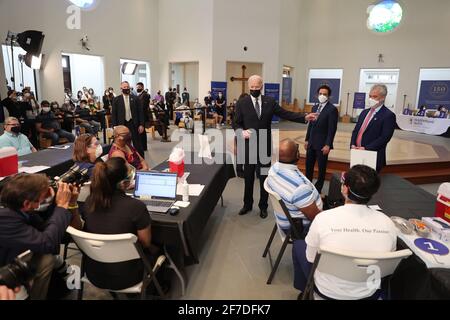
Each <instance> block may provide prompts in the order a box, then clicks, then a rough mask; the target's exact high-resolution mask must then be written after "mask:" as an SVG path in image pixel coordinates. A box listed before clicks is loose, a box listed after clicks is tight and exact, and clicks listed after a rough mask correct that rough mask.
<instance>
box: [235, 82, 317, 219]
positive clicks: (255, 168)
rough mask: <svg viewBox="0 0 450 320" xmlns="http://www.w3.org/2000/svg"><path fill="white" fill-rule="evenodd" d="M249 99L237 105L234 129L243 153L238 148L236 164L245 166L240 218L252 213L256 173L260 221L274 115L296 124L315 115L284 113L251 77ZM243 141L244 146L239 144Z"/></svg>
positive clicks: (265, 204) (264, 205) (265, 202)
mask: <svg viewBox="0 0 450 320" xmlns="http://www.w3.org/2000/svg"><path fill="white" fill-rule="evenodd" d="M248 84H249V88H250V94H251V95H250V96H247V97H245V98H243V99H241V100H239V102H238V103H237V105H236V116H235V126H234V127H235V129H236V136H237V139H238V146H239V145H245V151H244V150H240V148H238V161H239V162H240V163H241V162H244V177H245V195H244V207H243V208H242V209H241V211H240V212H239V215H245V214H247V213H249V212H250V211H252V207H253V186H254V181H255V172H256V175H257V177H258V178H259V180H260V201H259V209H260V210H261V214H260V216H261V218H262V219H265V218H267V216H268V213H267V208H268V198H269V195H268V193H267V192H266V191H265V190H264V182H265V180H266V178H267V174H268V168H269V167H270V164H271V156H272V131H271V127H272V118H273V116H274V115H277V116H279V117H280V118H283V119H286V120H290V121H293V122H298V123H306V121H313V120H315V119H316V115H314V114H310V115H308V116H306V117H305V116H304V115H301V114H297V113H293V112H289V111H286V110H284V109H283V108H281V107H280V106H279V104H278V103H276V101H275V99H273V98H271V97H266V96H263V95H262V94H261V90H262V87H263V79H262V78H261V77H260V76H257V75H255V76H252V77H250V79H249V80H248ZM242 140H244V143H242Z"/></svg>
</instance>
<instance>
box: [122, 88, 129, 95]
mask: <svg viewBox="0 0 450 320" xmlns="http://www.w3.org/2000/svg"><path fill="white" fill-rule="evenodd" d="M130 92H131V90H130V89H122V93H123V94H125V95H129V94H130Z"/></svg>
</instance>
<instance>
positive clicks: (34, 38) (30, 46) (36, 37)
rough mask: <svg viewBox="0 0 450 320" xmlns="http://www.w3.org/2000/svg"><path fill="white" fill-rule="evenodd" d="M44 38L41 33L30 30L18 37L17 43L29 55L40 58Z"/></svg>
mask: <svg viewBox="0 0 450 320" xmlns="http://www.w3.org/2000/svg"><path fill="white" fill-rule="evenodd" d="M44 37H45V36H44V34H43V33H42V32H41V31H35V30H28V31H25V32H22V33H19V34H18V35H17V43H18V44H19V45H20V46H21V47H22V49H23V50H25V51H26V52H27V53H29V54H32V55H34V56H39V55H40V54H41V51H42V45H43V43H44Z"/></svg>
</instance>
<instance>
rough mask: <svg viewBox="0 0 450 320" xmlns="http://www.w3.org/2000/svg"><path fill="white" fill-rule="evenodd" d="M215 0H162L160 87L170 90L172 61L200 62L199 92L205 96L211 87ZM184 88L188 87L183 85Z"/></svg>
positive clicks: (159, 13) (160, 14)
mask: <svg viewBox="0 0 450 320" xmlns="http://www.w3.org/2000/svg"><path fill="white" fill-rule="evenodd" d="M213 4H214V1H213V0H161V1H159V11H158V17H159V19H158V20H159V22H158V23H159V45H158V46H157V47H158V49H159V57H160V59H159V67H160V81H159V88H160V89H161V90H162V91H163V92H165V91H167V89H168V87H169V85H170V83H169V79H170V78H169V75H170V73H169V64H170V63H176V62H191V61H198V62H199V88H198V89H197V90H198V92H193V91H192V90H190V93H191V95H192V96H201V97H203V96H205V95H206V93H207V92H208V91H209V90H210V88H211V74H212V70H211V66H212V34H213V32H212V29H213V27H212V19H213V17H212V12H213V9H212V8H213ZM183 89H184V88H183Z"/></svg>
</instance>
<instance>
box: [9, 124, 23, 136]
mask: <svg viewBox="0 0 450 320" xmlns="http://www.w3.org/2000/svg"><path fill="white" fill-rule="evenodd" d="M20 129H21V128H20V126H17V127H12V128H11V132H12V133H13V134H15V135H19V133H20Z"/></svg>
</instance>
